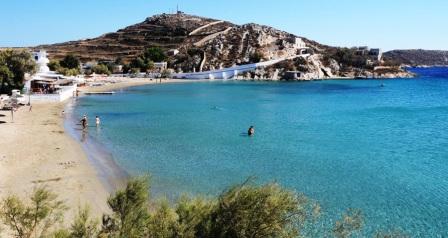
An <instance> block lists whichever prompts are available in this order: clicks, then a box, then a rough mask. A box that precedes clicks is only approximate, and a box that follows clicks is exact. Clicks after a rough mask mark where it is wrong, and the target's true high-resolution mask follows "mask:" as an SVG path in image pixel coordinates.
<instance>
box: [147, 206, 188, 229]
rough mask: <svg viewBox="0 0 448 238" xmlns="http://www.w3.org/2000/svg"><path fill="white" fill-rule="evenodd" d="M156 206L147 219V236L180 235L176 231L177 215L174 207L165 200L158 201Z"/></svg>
mask: <svg viewBox="0 0 448 238" xmlns="http://www.w3.org/2000/svg"><path fill="white" fill-rule="evenodd" d="M156 207H157V208H156V210H155V212H153V213H151V215H150V217H149V220H148V235H149V237H166V238H169V237H173V238H174V237H180V235H179V234H178V233H177V227H178V223H177V221H178V215H177V214H176V212H175V211H174V209H173V208H171V207H170V206H169V204H168V202H167V201H166V200H162V201H160V202H159V203H158V204H157V206H156ZM182 237H183V236H182Z"/></svg>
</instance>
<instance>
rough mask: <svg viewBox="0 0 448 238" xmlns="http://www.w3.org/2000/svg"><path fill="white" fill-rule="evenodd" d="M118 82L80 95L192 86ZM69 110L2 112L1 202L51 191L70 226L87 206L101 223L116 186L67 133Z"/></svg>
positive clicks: (42, 107) (47, 106)
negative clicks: (64, 209)
mask: <svg viewBox="0 0 448 238" xmlns="http://www.w3.org/2000/svg"><path fill="white" fill-rule="evenodd" d="M115 81H116V82H115V83H106V84H104V85H102V86H95V87H91V86H88V87H81V88H79V90H80V91H81V95H82V92H101V91H113V90H118V89H122V88H126V87H131V86H139V85H145V84H158V83H180V82H188V80H174V79H170V80H166V79H165V80H161V81H160V80H155V79H153V80H150V79H130V78H120V79H119V80H116V79H115ZM66 105H67V102H63V103H39V104H33V105H32V110H31V111H30V110H29V107H28V106H22V107H20V108H19V109H18V111H16V112H15V113H14V118H12V117H11V112H10V111H0V122H1V123H0V199H3V198H5V197H6V196H8V195H12V194H15V195H18V196H19V197H23V198H25V197H26V198H28V197H29V195H30V194H31V193H32V192H33V190H34V189H35V188H38V187H40V186H45V187H47V188H49V189H50V190H51V191H53V192H55V193H56V194H58V196H59V198H60V199H62V200H63V201H65V204H66V205H67V206H68V207H70V208H71V209H70V210H68V211H67V212H66V214H65V220H68V221H69V220H72V219H71V218H72V217H73V216H74V215H75V214H76V212H77V210H78V209H77V208H78V207H80V206H84V205H85V204H88V205H89V207H90V208H91V211H92V214H93V215H95V216H96V217H98V218H100V217H101V215H102V214H103V213H104V212H107V211H108V207H107V204H106V200H107V197H108V196H109V194H110V192H111V191H110V189H111V188H110V186H108V185H110V184H105V183H106V182H107V181H106V182H105V180H104V179H103V180H102V179H101V176H104V172H105V171H98V170H97V169H98V168H97V166H95V165H98V163H96V162H95V161H91V160H89V157H88V155H87V154H86V151H84V149H83V147H82V145H81V144H80V143H79V142H78V141H76V140H75V139H74V138H73V137H72V136H71V135H69V134H68V133H67V132H66V131H65V130H64V117H65V115H63V114H62V111H63V110H64V109H65V106H66ZM97 162H98V161H97ZM99 163H104V161H99ZM106 173H107V171H106Z"/></svg>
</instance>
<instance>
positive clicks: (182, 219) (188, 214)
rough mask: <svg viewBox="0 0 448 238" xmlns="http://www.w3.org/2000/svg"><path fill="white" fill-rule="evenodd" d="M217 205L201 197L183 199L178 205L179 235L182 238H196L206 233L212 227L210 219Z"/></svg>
mask: <svg viewBox="0 0 448 238" xmlns="http://www.w3.org/2000/svg"><path fill="white" fill-rule="evenodd" d="M215 205H216V204H215V202H214V201H212V200H206V199H202V198H200V197H197V198H194V199H191V198H187V197H182V198H181V199H180V200H179V201H178V202H177V204H176V213H177V215H178V224H177V234H178V235H179V236H180V237H185V238H194V237H198V234H200V233H206V232H204V231H206V230H207V229H208V227H209V225H210V224H209V222H210V220H209V219H208V218H209V217H210V213H211V212H212V209H213V208H214V207H215Z"/></svg>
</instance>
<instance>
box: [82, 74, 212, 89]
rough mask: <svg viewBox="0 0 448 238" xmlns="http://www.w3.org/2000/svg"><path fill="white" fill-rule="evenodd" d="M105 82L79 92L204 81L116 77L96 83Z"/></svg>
mask: <svg viewBox="0 0 448 238" xmlns="http://www.w3.org/2000/svg"><path fill="white" fill-rule="evenodd" d="M102 81H103V82H105V84H104V85H101V86H95V87H92V86H87V87H79V88H78V90H79V91H80V92H106V91H114V90H117V89H122V88H127V87H133V86H140V85H147V84H164V83H185V82H200V81H204V80H188V79H149V78H127V77H116V78H115V77H114V78H106V79H105V80H95V82H97V83H98V82H102ZM111 81H116V82H114V83H110V82H111Z"/></svg>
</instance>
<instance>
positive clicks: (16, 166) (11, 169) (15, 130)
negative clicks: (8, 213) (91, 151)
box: [0, 103, 109, 220]
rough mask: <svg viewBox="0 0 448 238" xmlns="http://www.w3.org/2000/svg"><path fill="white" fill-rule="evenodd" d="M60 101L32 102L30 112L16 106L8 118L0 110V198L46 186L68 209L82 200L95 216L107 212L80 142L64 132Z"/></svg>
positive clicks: (101, 189) (23, 194)
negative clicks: (48, 102)
mask: <svg viewBox="0 0 448 238" xmlns="http://www.w3.org/2000/svg"><path fill="white" fill-rule="evenodd" d="M63 108H64V104H62V103H61V104H35V105H33V107H32V111H31V112H30V111H29V107H26V106H24V107H21V108H20V109H19V110H18V111H17V112H15V113H14V121H12V118H11V113H10V112H9V111H0V115H4V116H0V121H4V122H6V123H2V124H0V148H1V150H0V197H1V198H4V197H5V196H8V195H12V194H16V195H18V196H20V197H28V196H29V195H30V194H31V193H32V192H33V190H34V189H35V188H37V187H40V186H46V187H48V188H49V189H50V190H51V191H53V192H55V193H56V194H58V196H59V198H60V199H62V200H64V201H65V204H66V205H67V206H68V207H70V208H72V209H70V210H69V211H67V213H66V220H70V217H72V216H73V215H74V214H75V213H76V212H77V208H78V207H79V206H84V205H85V204H88V205H89V206H90V208H91V210H92V212H93V214H95V215H100V214H101V213H103V212H105V211H107V205H106V199H107V197H108V195H109V193H108V191H106V189H105V188H104V186H103V185H102V184H101V182H100V181H99V179H98V177H97V173H96V171H95V170H94V168H93V167H92V166H91V164H90V162H89V161H88V159H87V156H86V155H85V153H84V151H83V150H82V148H81V146H80V145H79V144H78V143H77V142H76V141H75V140H74V139H72V138H71V137H70V136H69V135H67V134H66V133H65V132H64V127H63V116H62V115H61V111H62V110H63Z"/></svg>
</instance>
